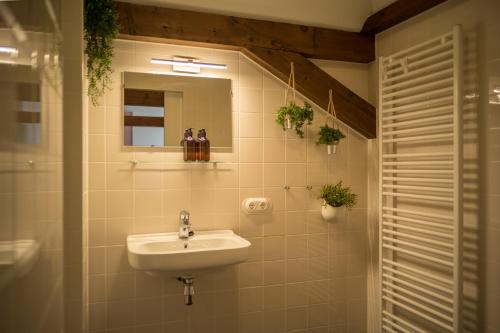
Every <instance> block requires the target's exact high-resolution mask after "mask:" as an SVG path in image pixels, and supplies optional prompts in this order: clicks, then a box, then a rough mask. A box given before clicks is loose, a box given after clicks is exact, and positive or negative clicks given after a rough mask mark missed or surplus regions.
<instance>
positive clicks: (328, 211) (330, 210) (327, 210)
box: [321, 204, 342, 222]
mask: <svg viewBox="0 0 500 333" xmlns="http://www.w3.org/2000/svg"><path fill="white" fill-rule="evenodd" d="M341 208H342V207H333V206H330V205H328V204H324V205H322V206H321V216H322V217H323V220H325V221H327V222H331V221H333V220H334V219H335V216H337V214H338V212H339V210H340V209H341Z"/></svg>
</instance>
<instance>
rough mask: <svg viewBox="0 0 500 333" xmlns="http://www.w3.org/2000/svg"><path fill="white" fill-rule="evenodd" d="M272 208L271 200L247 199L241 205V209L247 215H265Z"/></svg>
mask: <svg viewBox="0 0 500 333" xmlns="http://www.w3.org/2000/svg"><path fill="white" fill-rule="evenodd" d="M272 208H273V203H272V202H271V199H269V198H246V199H245V200H243V202H242V203H241V209H243V211H244V212H245V213H247V214H263V213H266V212H269V211H271V209H272Z"/></svg>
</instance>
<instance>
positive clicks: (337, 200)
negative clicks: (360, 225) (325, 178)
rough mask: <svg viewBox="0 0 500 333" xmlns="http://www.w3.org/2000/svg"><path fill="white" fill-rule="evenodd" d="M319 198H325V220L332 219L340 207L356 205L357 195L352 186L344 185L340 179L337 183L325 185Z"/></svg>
mask: <svg viewBox="0 0 500 333" xmlns="http://www.w3.org/2000/svg"><path fill="white" fill-rule="evenodd" d="M319 198H320V199H323V205H322V206H321V216H322V217H323V219H324V220H325V221H332V220H333V219H334V218H335V216H336V215H337V213H338V211H339V208H341V207H346V208H348V209H350V208H352V207H354V205H356V200H357V195H356V194H354V193H352V192H351V188H350V187H342V181H340V182H338V183H337V184H336V185H331V184H326V185H324V186H323V188H322V189H321V192H320V196H319Z"/></svg>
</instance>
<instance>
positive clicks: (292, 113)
mask: <svg viewBox="0 0 500 333" xmlns="http://www.w3.org/2000/svg"><path fill="white" fill-rule="evenodd" d="M289 90H292V94H293V95H292V100H291V101H290V103H288V104H287V101H288V91H289ZM284 104H285V105H284V106H282V107H281V108H280V109H279V110H278V115H277V117H276V122H277V123H278V124H280V125H281V127H283V130H287V129H291V128H295V132H296V133H297V135H298V136H299V137H301V138H303V137H304V130H303V129H302V127H303V126H304V125H305V124H307V125H310V124H311V122H312V120H313V118H314V112H313V109H312V107H311V104H309V103H307V102H304V106H303V107H300V106H298V105H297V103H296V102H295V71H294V67H293V62H291V63H290V77H289V78H288V86H287V88H286V91H285V103H284Z"/></svg>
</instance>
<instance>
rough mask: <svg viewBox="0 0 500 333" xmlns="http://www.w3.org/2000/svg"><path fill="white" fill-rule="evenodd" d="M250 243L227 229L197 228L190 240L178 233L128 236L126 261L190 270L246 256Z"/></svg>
mask: <svg viewBox="0 0 500 333" xmlns="http://www.w3.org/2000/svg"><path fill="white" fill-rule="evenodd" d="M250 245H251V244H250V242H249V241H247V240H246V239H244V238H242V237H240V236H238V235H236V234H235V233H234V232H232V231H230V230H217V231H197V232H196V233H195V235H194V236H192V237H190V238H189V240H184V239H180V238H179V235H178V233H177V232H172V233H159V234H143V235H130V236H128V237H127V250H128V261H129V263H130V265H131V266H132V267H133V268H135V269H139V270H146V271H170V272H184V273H187V272H191V271H195V270H200V269H207V268H214V267H219V266H226V265H231V264H237V263H240V262H243V261H245V260H247V259H248V251H249V247H250Z"/></svg>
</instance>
